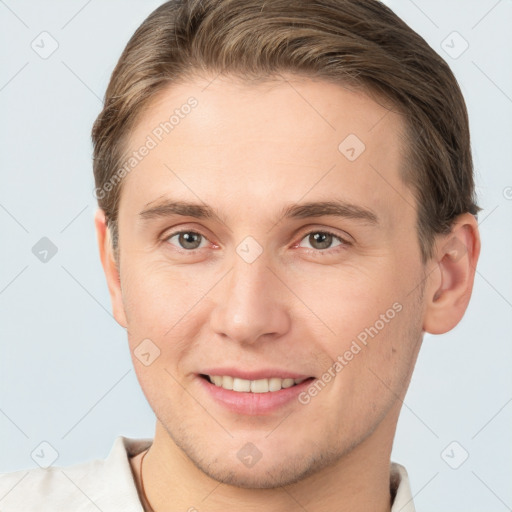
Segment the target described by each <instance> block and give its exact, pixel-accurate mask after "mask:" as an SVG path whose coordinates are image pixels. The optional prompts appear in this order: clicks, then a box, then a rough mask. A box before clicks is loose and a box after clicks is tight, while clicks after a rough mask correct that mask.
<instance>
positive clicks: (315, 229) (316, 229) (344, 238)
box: [294, 227, 355, 252]
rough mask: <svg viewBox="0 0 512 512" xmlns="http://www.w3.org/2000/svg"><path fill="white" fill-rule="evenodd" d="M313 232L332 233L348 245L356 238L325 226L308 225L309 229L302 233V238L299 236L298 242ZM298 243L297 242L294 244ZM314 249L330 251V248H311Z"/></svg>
mask: <svg viewBox="0 0 512 512" xmlns="http://www.w3.org/2000/svg"><path fill="white" fill-rule="evenodd" d="M313 233H325V234H328V235H331V236H333V237H335V238H337V239H338V240H340V242H341V243H342V245H344V246H347V245H352V244H353V243H354V242H355V240H354V239H353V237H352V236H350V235H349V234H348V233H345V232H344V233H343V234H340V233H337V232H335V231H334V230H332V229H330V228H325V227H313V228H311V227H308V228H307V231H304V232H302V233H301V234H300V238H299V241H298V242H297V244H298V243H300V242H302V240H304V238H305V237H306V236H309V235H311V234H313ZM294 245H296V244H294ZM311 250H313V251H316V252H326V251H328V250H329V249H324V250H321V249H311Z"/></svg>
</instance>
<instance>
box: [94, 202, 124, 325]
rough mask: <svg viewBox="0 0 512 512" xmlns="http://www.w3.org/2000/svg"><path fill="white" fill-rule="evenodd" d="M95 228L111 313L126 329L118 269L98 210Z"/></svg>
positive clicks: (109, 239) (106, 230)
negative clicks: (110, 303)
mask: <svg viewBox="0 0 512 512" xmlns="http://www.w3.org/2000/svg"><path fill="white" fill-rule="evenodd" d="M94 224H95V226H96V236H97V239H98V247H99V250H100V258H101V264H102V266H103V270H104V272H105V277H106V278H107V285H108V291H109V293H110V300H111V302H112V311H113V313H114V318H115V319H116V321H117V323H118V324H119V325H121V326H122V327H124V328H126V327H127V322H126V315H125V312H124V306H123V297H122V294H121V280H120V278H119V268H118V265H117V262H116V258H115V256H114V249H113V247H112V239H111V236H110V230H109V229H108V227H107V219H106V217H105V212H104V211H103V210H102V209H99V210H98V211H97V212H96V214H95V216H94Z"/></svg>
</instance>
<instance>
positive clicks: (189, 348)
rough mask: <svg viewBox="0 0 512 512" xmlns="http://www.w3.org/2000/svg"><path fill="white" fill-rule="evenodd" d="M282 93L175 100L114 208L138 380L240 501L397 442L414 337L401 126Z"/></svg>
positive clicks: (159, 108)
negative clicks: (240, 491) (367, 448)
mask: <svg viewBox="0 0 512 512" xmlns="http://www.w3.org/2000/svg"><path fill="white" fill-rule="evenodd" d="M289 78H290V81H289V83H288V82H286V81H277V82H275V83H272V84H269V83H266V84H259V85H258V84H252V85H247V84H245V85H244V84H242V83H241V82H239V81H234V80H230V79H229V78H228V77H219V78H217V79H215V80H214V81H213V82H211V83H210V81H211V80H199V79H198V80H197V81H190V82H189V83H186V84H179V85H173V86H171V87H170V88H169V89H168V90H167V91H166V92H165V94H163V95H161V96H160V97H159V98H158V100H157V101H156V102H154V104H153V105H152V107H151V108H150V109H148V110H147V111H146V112H145V113H144V115H143V117H142V118H141V119H140V121H139V122H138V123H137V126H136V129H135V131H134V132H133V133H132V136H131V138H130V140H129V147H128V153H131V152H133V151H137V150H138V149H139V148H140V147H141V146H143V145H145V144H147V141H148V136H151V138H152V139H153V140H154V141H155V142H156V143H157V144H156V147H151V149H150V150H149V152H148V154H147V156H145V157H144V158H143V159H142V161H141V162H140V163H138V165H137V166H136V168H135V169H134V170H133V171H131V172H130V173H129V174H128V175H127V176H126V178H125V182H124V184H123V191H122V195H121V201H120V207H119V240H120V281H121V290H122V306H120V308H119V310H118V312H117V314H116V317H117V319H118V321H120V323H122V324H123V325H125V326H126V327H127V330H128V336H129V343H130V348H131V350H132V356H133V362H134V365H135V369H136V372H137V376H138V379H139V381H140V384H141V386H142V388H143V390H144V393H145V395H146V397H147V399H148V401H149V403H150V405H151V407H152V408H153V410H154V411H155V413H156V415H157V418H158V421H159V427H160V429H161V432H166V433H168V435H169V436H170V437H168V440H169V441H170V439H171V438H172V440H174V442H175V443H176V445H177V446H179V447H180V448H181V449H182V450H183V451H184V452H185V454H186V455H187V456H188V457H189V458H190V459H191V460H192V461H193V462H194V463H195V464H196V465H197V466H198V467H199V468H201V469H202V470H203V471H204V472H205V473H206V474H208V475H210V476H212V477H213V478H215V479H217V480H220V481H225V482H230V483H233V484H236V485H241V486H251V487H269V486H277V485H284V484H287V483H291V482H293V481H297V480H298V479H300V478H301V477H304V476H305V475H308V474H311V473H313V472H314V471H316V470H318V469H320V468H322V467H325V466H326V465H328V464H332V463H334V462H336V461H338V460H340V459H341V458H342V457H343V456H348V454H349V452H350V451H351V450H353V449H358V447H361V446H363V445H364V443H368V442H369V440H370V439H371V438H372V437H375V436H380V440H381V441H380V442H381V444H382V442H385V443H388V444H389V445H390V443H391V440H392V437H393V434H394V428H395V424H396V419H397V417H398V412H399V409H400V405H401V403H400V398H399V397H403V396H404V394H405V391H406V388H407V386H408V383H409V379H410V373H411V371H412V368H413V366H414V361H415V358H416V355H417V352H418V350H419V345H420V340H421V335H422V323H423V309H424V308H423V304H422V297H421V296H422V294H421V292H422V282H423V278H424V275H425V269H424V266H423V265H422V263H421V257H420V249H419V244H418V241H417V232H416V207H415V199H414V198H413V195H412V192H411V191H410V190H409V189H408V188H407V187H406V186H405V185H404V184H403V183H402V181H401V179H400V176H399V169H400V166H401V163H402V148H403V142H402V136H401V133H402V130H403V125H402V121H401V118H400V117H399V116H398V115H397V114H394V113H392V112H388V110H386V109H385V108H383V107H382V106H380V105H379V104H377V103H375V102H374V101H373V100H371V99H370V98H369V97H367V96H365V95H363V94H362V93H356V92H354V91H349V90H347V89H345V88H342V87H341V86H338V85H334V84H328V83H326V82H321V81H317V82H314V81H311V80H308V79H300V78H298V77H295V78H293V77H289ZM208 84H209V85H208ZM191 96H193V97H195V98H196V100H197V105H196V106H195V107H194V108H190V109H188V108H186V109H182V110H180V112H181V114H182V115H181V116H179V121H178V122H176V119H175V120H174V122H175V123H174V128H173V129H172V131H170V132H169V133H168V134H165V132H163V134H162V131H161V130H160V131H159V130H158V128H157V127H159V126H160V123H162V122H165V121H167V120H169V117H170V116H171V115H172V114H173V112H174V111H175V110H176V109H180V108H181V106H182V105H184V104H186V103H187V99H188V98H189V97H191ZM184 111H186V112H189V113H188V114H183V112H184ZM155 129H156V131H155ZM155 133H156V134H159V137H157V136H155ZM158 138H161V140H160V141H159V140H158ZM363 144H364V146H363ZM149 145H150V146H153V145H154V144H151V143H150V144H149ZM173 203H180V204H181V206H180V207H179V208H176V207H172V206H170V205H171V204H173ZM184 203H190V204H194V205H197V206H198V207H202V208H203V209H209V210H211V212H213V214H214V215H209V216H200V215H198V213H200V212H199V208H195V209H190V210H186V209H185V208H183V204H184ZM316 203H329V204H330V206H329V205H327V206H325V205H324V206H318V205H317V206H316V207H315V204H316ZM334 205H337V208H335V207H334ZM180 232H182V234H181V235H180V234H179V233H180ZM143 340H151V341H144V343H143ZM141 343H143V345H141ZM139 346H140V347H139ZM155 346H156V347H158V349H159V350H160V355H159V356H158V357H157V358H156V359H154V357H155V355H156V354H157V350H156V347H155ZM141 354H142V355H141ZM137 355H138V356H137ZM153 359H154V360H153ZM141 361H143V362H141ZM336 362H337V363H338V364H336ZM144 363H145V364H144ZM148 363H150V364H148ZM208 376H211V377H215V378H214V379H212V380H213V381H214V382H213V383H212V382H210V379H209V378H208ZM329 376H330V378H329ZM285 378H286V379H296V380H297V381H299V383H298V384H295V385H294V386H292V387H287V386H289V385H290V384H291V381H290V380H283V379H285ZM303 379H306V380H304V381H303V382H300V381H302V380H303ZM248 381H258V382H255V383H249V382H248ZM294 382H295V381H294ZM218 384H221V385H218ZM233 386H234V387H235V390H232V389H224V388H230V387H233ZM251 386H252V389H253V390H254V392H248V391H247V389H249V388H250V387H251ZM283 386H284V387H283ZM269 387H270V389H271V391H267V392H264V391H265V390H267V389H269ZM237 389H238V390H243V391H237ZM257 391H263V392H261V393H260V392H257ZM157 430H158V429H157ZM383 440H385V441H383ZM159 442H161V439H160V440H159Z"/></svg>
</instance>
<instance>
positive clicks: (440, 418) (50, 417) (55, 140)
mask: <svg viewBox="0 0 512 512" xmlns="http://www.w3.org/2000/svg"><path fill="white" fill-rule="evenodd" d="M160 3H161V2H159V1H154V0H152V1H148V0H144V1H142V0H138V1H136V0H109V1H100V0H89V1H84V0H72V1H67V2H60V1H59V2H58V1H45V2H36V1H28V0H18V1H14V0H10V1H6V2H0V16H1V21H0V34H1V35H0V37H1V48H2V49H3V51H2V66H1V69H2V73H1V78H0V107H1V111H2V119H3V123H2V128H1V130H2V137H1V140H2V147H1V152H0V172H1V181H0V183H1V188H0V229H1V251H0V257H1V264H0V330H1V333H0V336H1V338H0V339H1V353H0V432H1V435H0V472H2V471H12V470H16V469H24V468H28V467H33V466H35V462H34V461H33V460H32V459H31V457H30V454H31V453H32V451H33V450H34V449H35V448H36V447H37V446H38V445H39V444H40V443H41V442H42V441H47V442H49V443H50V444H51V445H52V446H53V447H54V448H55V449H56V450H57V452H58V454H59V458H58V459H57V461H56V462H55V464H57V465H68V464H72V463H75V462H81V461H84V460H86V459H90V458H94V457H101V458H103V457H105V456H106V455H107V454H108V452H109V450H110V448H111V445H112V442H113V440H114V438H115V437H116V436H117V435H120V434H122V435H126V436H130V437H152V435H153V427H154V416H153V413H152V411H151V409H150V408H149V406H148V405H147V403H146V401H145V398H144V396H143V394H142V392H141V390H140V388H139V385H138V382H137V380H136V377H135V374H134V371H133V369H132V364H131V360H130V357H129V353H128V350H127V342H126V334H125V332H124V330H123V329H122V328H121V327H119V326H118V325H117V324H116V323H115V321H114V320H113V318H112V316H111V313H110V302H109V297H108V292H107V287H106V284H105V282H104V277H103V272H102V269H101V266H100V263H99V258H98V253H97V248H96V239H95V233H94V230H93V214H94V210H95V205H96V204H95V199H94V197H93V195H92V190H93V188H94V185H93V179H92V169H91V143H90V130H91V126H92V123H93V121H94V119H95V118H96V116H97V114H98V113H99V111H100V109H101V98H102V97H103V94H104V91H105V89H106V86H107V82H108V79H109V76H110V73H111V72H112V69H113V67H114V65H115V63H116V61H117V59H118V57H119V55H120V53H121V51H122V49H123V48H124V45H125V44H126V42H127V40H128V39H129V37H130V36H131V34H132V33H133V31H134V30H135V29H136V27H137V26H138V25H139V24H140V23H141V22H142V20H143V19H144V18H145V17H146V15H147V14H149V13H150V12H151V11H152V10H153V9H154V8H155V7H156V6H158V5H159V4H160ZM387 3H388V4H389V5H390V6H391V7H392V8H393V9H394V10H395V11H396V12H397V13H398V14H399V15H400V16H401V17H402V18H403V19H405V21H406V22H407V23H409V24H410V25H411V26H412V27H413V28H414V29H415V30H417V31H418V32H419V33H420V34H421V35H422V36H423V37H425V38H426V39H427V41H428V42H429V43H430V44H431V46H432V47H433V48H435V49H436V50H437V51H438V52H439V53H440V54H441V55H442V56H443V57H444V58H445V59H446V60H447V61H448V63H449V64H450V65H451V67H452V69H453V70H454V72H455V74H456V76H457V78H458V80H459V82H460V84H461V87H462V90H463V93H464V95H465V98H466V100H467V105H468V110H469V115H470V119H471V130H472V143H473V152H474V162H475V168H476V179H477V185H478V194H479V200H480V204H481V206H482V207H483V208H484V210H483V212H482V213H481V215H480V224H481V225H480V227H481V235H482V242H483V251H482V255H481V259H480V263H479V266H478V273H477V276H476V281H475V288H474V294H473V299H472V302H471V304H470V307H469V309H468V311H467V314H466V316H465V318H464V320H463V321H462V322H461V323H460V325H459V326H457V327H456V328H455V329H454V330H453V331H452V332H451V333H449V334H446V335H443V336H440V337H435V336H426V339H425V342H424V344H423V348H422V350H421V353H420V356H419V361H418V364H417V367H416V371H415V374H414V376H413V380H412V383H411V386H410V389H409V393H408V395H407V397H406V400H405V403H404V407H403V410H402V415H401V418H400V421H399V424H398V429H397V437H396V441H395V445H394V452H393V460H396V461H398V462H401V463H403V464H404V465H405V466H406V467H407V469H408V471H409V475H410V478H411V486H412V490H413V494H414V495H415V498H414V500H415V503H416V507H417V510H418V511H428V510H432V511H434V510H435V511H450V512H457V511H460V512H482V511H483V510H485V511H486V512H494V511H496V512H501V511H504V510H507V507H508V509H510V508H511V507H512V487H511V485H510V482H511V481H512V479H511V478H512V436H511V435H510V432H512V372H511V367H512V343H511V342H512V339H511V338H512V336H511V327H512V325H511V318H512V314H511V313H512V235H511V226H512V200H510V198H512V189H511V188H507V187H512V171H511V169H512V150H511V147H512V121H511V119H512V66H511V63H512V39H511V35H510V34H511V32H510V27H511V26H512V1H510V0H501V1H496V0H478V1H476V0H472V1H462V0H459V1H454V0H452V1H441V0H436V1H426V0H416V1H415V2H413V1H412V0H389V1H388V2H387ZM43 31H47V32H48V33H49V34H51V36H52V37H53V38H54V39H55V40H56V41H57V42H58V45H59V47H58V49H57V50H56V51H55V53H53V54H52V55H51V56H50V57H49V58H48V59H42V58H41V57H40V56H39V55H38V54H37V53H36V52H35V51H34V50H33V49H32V48H31V42H32V41H33V40H34V39H35V38H36V36H38V35H39V34H40V33H41V32H43ZM453 31H457V32H458V33H459V34H460V36H462V37H463V38H464V39H465V40H466V41H467V42H468V43H469V48H468V49H467V51H466V52H464V53H463V54H462V55H461V56H460V57H458V58H457V59H454V58H452V57H450V56H449V55H448V54H447V53H446V52H445V50H444V49H443V47H442V44H443V43H442V42H443V41H445V40H446V38H447V36H449V35H450V34H451V33H452V32H453ZM455 37H456V38H458V36H455ZM452 40H453V41H454V43H453V46H454V48H455V49H454V50H453V51H456V50H457V48H460V46H457V45H459V44H462V40H461V39H460V38H458V39H453V36H450V38H449V39H448V40H447V41H448V42H449V44H451V43H450V41H452ZM444 44H446V43H444ZM47 48H48V46H47ZM507 197H508V199H507ZM44 236H46V237H48V238H50V239H51V240H52V241H53V243H54V244H55V245H56V246H57V247H58V253H57V254H56V256H55V257H53V258H52V259H51V260H50V261H49V262H48V263H46V264H44V263H41V262H40V261H39V260H38V259H37V258H36V257H35V256H34V255H33V254H32V251H31V249H32V247H33V246H34V244H35V243H36V242H37V241H38V240H39V239H40V238H42V237H44ZM452 441H456V442H457V443H459V445H460V446H461V447H463V449H464V450H466V451H467V452H468V453H469V458H468V459H467V461H466V462H465V463H464V464H463V465H462V466H461V467H460V468H459V469H456V470H455V469H451V468H450V467H449V466H448V465H447V464H446V462H445V461H444V460H443V458H442V457H441V453H442V452H443V450H444V449H445V448H446V447H447V446H448V445H449V444H450V443H451V442H452ZM457 450H459V451H457ZM453 453H454V456H455V457H458V456H460V454H461V453H462V452H461V448H459V447H456V449H455V451H454V452H453ZM362 477H364V476H363V475H362ZM1 498H2V497H1V496H0V506H1Z"/></svg>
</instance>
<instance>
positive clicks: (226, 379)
mask: <svg viewBox="0 0 512 512" xmlns="http://www.w3.org/2000/svg"><path fill="white" fill-rule="evenodd" d="M201 377H202V378H203V379H206V380H208V381H209V382H210V383H211V384H214V385H215V386H217V387H219V388H223V389H227V390H229V391H235V392H236V393H275V392H276V391H280V390H281V389H288V388H291V387H293V386H297V385H298V384H301V383H302V382H304V381H306V380H309V379H312V378H313V377H304V378H299V379H291V378H281V377H270V378H266V379H255V380H248V379H241V378H239V377H233V376H231V375H204V374H202V375H201Z"/></svg>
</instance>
